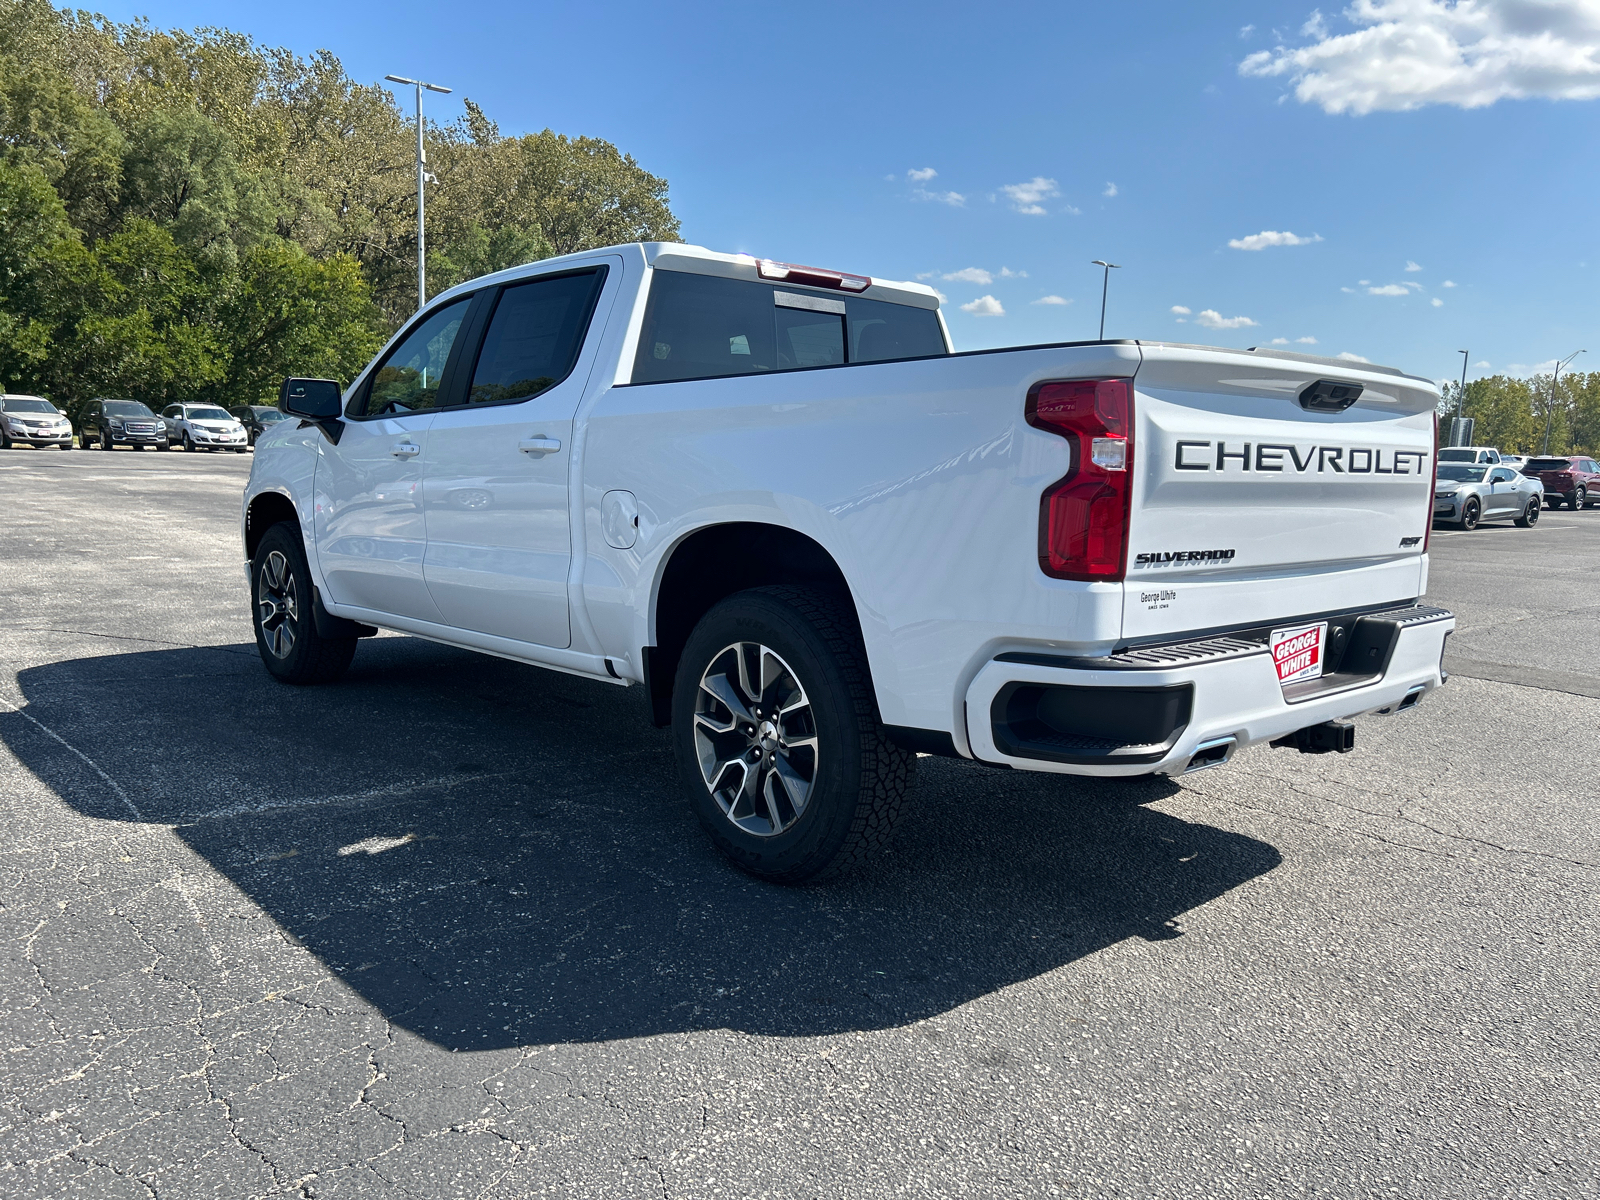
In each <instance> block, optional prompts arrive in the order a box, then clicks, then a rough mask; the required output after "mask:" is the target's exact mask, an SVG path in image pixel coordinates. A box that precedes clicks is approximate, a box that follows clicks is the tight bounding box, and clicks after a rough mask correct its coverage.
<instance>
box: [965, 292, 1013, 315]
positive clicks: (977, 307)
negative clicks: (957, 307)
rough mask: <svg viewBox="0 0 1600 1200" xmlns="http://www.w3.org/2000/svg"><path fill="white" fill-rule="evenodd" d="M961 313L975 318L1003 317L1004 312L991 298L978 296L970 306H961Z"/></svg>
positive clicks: (998, 302) (998, 303)
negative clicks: (969, 314)
mask: <svg viewBox="0 0 1600 1200" xmlns="http://www.w3.org/2000/svg"><path fill="white" fill-rule="evenodd" d="M961 311H962V312H964V313H971V314H972V315H973V316H975V317H1003V316H1005V315H1006V310H1005V309H1004V308H1003V307H1002V306H1001V304H1000V301H998V300H996V299H995V298H994V297H993V296H979V297H978V298H977V299H976V300H974V301H973V302H972V303H971V304H963V305H962V306H961Z"/></svg>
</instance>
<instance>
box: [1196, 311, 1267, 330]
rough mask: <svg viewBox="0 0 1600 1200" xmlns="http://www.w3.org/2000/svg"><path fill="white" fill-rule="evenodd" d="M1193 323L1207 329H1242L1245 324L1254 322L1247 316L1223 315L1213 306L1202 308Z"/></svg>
mask: <svg viewBox="0 0 1600 1200" xmlns="http://www.w3.org/2000/svg"><path fill="white" fill-rule="evenodd" d="M1195 323H1196V324H1197V325H1204V326H1205V327H1206V328H1207V329H1243V328H1244V327H1245V326H1246V325H1254V324H1256V322H1254V321H1252V320H1251V319H1250V318H1249V317H1225V316H1223V315H1222V314H1221V313H1219V312H1218V311H1217V310H1216V309H1214V308H1207V309H1202V310H1201V312H1200V315H1199V316H1198V317H1196V318H1195Z"/></svg>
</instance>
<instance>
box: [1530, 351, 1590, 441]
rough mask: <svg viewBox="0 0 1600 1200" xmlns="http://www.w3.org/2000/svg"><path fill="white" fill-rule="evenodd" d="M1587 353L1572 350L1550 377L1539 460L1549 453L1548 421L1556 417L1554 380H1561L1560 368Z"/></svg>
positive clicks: (1557, 365)
mask: <svg viewBox="0 0 1600 1200" xmlns="http://www.w3.org/2000/svg"><path fill="white" fill-rule="evenodd" d="M1587 353H1588V351H1587V350H1574V351H1573V352H1572V353H1571V354H1569V355H1567V356H1566V357H1565V358H1563V359H1562V360H1561V361H1560V362H1558V363H1557V364H1556V369H1555V371H1554V372H1552V373H1551V375H1550V403H1549V404H1548V405H1546V406H1545V410H1544V448H1543V449H1542V450H1540V451H1539V456H1540V457H1541V458H1543V457H1544V456H1545V455H1546V454H1549V453H1550V420H1551V418H1552V417H1554V416H1555V415H1556V380H1558V379H1560V378H1561V368H1562V367H1564V366H1566V365H1567V364H1568V363H1569V362H1571V361H1572V360H1573V359H1575V358H1577V357H1578V355H1580V354H1587Z"/></svg>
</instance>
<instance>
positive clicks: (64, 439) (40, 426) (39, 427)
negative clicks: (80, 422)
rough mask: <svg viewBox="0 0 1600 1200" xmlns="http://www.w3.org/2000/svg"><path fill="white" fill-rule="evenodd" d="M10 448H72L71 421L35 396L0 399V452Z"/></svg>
mask: <svg viewBox="0 0 1600 1200" xmlns="http://www.w3.org/2000/svg"><path fill="white" fill-rule="evenodd" d="M13 446H59V447H60V448H61V449H63V450H70V449H71V448H72V422H71V421H69V420H67V418H66V416H65V415H64V414H63V413H62V412H61V410H60V409H58V408H57V407H56V406H55V405H54V404H51V403H50V401H48V400H43V399H41V398H40V397H38V396H13V395H9V394H7V395H4V396H0V449H5V450H9V449H11V447H13Z"/></svg>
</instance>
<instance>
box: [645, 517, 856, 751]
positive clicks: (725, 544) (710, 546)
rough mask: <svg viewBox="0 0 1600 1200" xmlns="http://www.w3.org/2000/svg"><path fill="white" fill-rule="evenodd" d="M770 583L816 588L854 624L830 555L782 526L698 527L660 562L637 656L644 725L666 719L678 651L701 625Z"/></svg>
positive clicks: (852, 607) (850, 598) (845, 586)
mask: <svg viewBox="0 0 1600 1200" xmlns="http://www.w3.org/2000/svg"><path fill="white" fill-rule="evenodd" d="M772 584H799V585H803V586H811V587H818V588H821V589H823V590H825V591H828V592H831V593H833V594H834V595H836V596H837V597H838V598H839V599H840V601H841V602H842V603H843V605H844V607H845V610H846V611H847V612H848V613H849V614H850V616H851V617H852V619H854V620H855V621H856V623H857V629H856V632H857V635H858V636H859V634H860V618H859V616H858V614H857V612H856V604H855V597H854V595H853V594H852V592H851V590H850V584H849V582H848V581H847V580H846V578H845V574H844V571H843V570H842V569H841V568H840V566H839V564H838V562H837V561H836V560H835V558H834V556H833V555H832V554H831V553H829V552H828V550H827V549H826V548H825V547H824V546H823V545H822V544H821V543H820V542H818V541H816V540H815V539H814V538H811V537H808V536H807V535H806V534H803V533H801V532H799V531H798V530H795V529H792V528H790V527H788V526H786V525H774V524H768V523H764V522H759V521H730V522H724V523H719V524H715V525H705V526H701V527H700V528H699V529H696V530H694V531H693V532H691V533H688V534H686V535H685V536H684V537H683V538H681V539H680V540H679V541H678V542H677V544H676V545H674V546H673V547H672V548H671V549H670V550H669V551H668V552H667V553H666V554H665V555H664V556H663V560H662V564H661V567H660V569H659V570H658V572H657V575H656V584H655V589H654V593H653V595H652V596H651V599H650V634H651V637H652V641H653V644H650V645H646V646H645V647H644V648H643V650H644V653H643V663H644V676H645V679H644V682H645V688H646V691H647V693H648V695H649V697H650V715H651V719H652V720H653V721H654V722H655V724H656V725H658V726H666V725H668V724H670V723H671V719H672V684H673V680H674V678H675V677H676V675H677V671H678V660H679V659H680V658H681V657H682V654H683V648H684V645H685V644H686V643H687V642H688V640H689V634H690V633H691V632H692V631H693V630H694V627H695V625H696V624H698V623H699V621H700V618H701V617H703V616H704V615H705V614H706V613H707V612H709V611H710V609H711V608H712V606H713V605H715V604H717V603H718V602H719V601H721V600H724V599H726V598H727V597H728V596H731V595H733V594H734V593H735V592H742V591H745V590H747V589H749V588H755V587H766V586H769V585H772Z"/></svg>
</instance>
